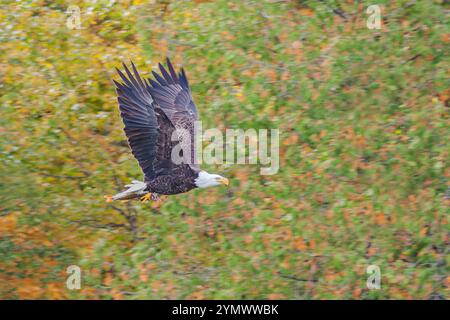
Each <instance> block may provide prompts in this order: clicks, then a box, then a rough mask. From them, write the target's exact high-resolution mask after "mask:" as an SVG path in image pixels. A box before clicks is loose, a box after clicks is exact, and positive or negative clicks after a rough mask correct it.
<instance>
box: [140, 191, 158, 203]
mask: <svg viewBox="0 0 450 320" xmlns="http://www.w3.org/2000/svg"><path fill="white" fill-rule="evenodd" d="M148 200H152V201H158V200H159V194H157V193H151V192H148V193H146V194H145V195H144V196H142V197H141V201H142V202H147V201H148Z"/></svg>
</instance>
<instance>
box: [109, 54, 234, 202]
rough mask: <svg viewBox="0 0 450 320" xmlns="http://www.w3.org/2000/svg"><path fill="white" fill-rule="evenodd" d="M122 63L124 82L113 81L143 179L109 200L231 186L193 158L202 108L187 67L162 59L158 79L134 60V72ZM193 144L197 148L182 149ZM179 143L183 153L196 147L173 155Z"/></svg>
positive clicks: (144, 197) (132, 150) (142, 199)
mask: <svg viewBox="0 0 450 320" xmlns="http://www.w3.org/2000/svg"><path fill="white" fill-rule="evenodd" d="M123 67H124V69H125V73H126V75H125V74H124V73H122V72H121V71H120V70H119V69H117V72H118V73H119V75H120V77H121V78H122V81H123V82H118V81H115V80H113V81H114V83H115V85H116V91H117V100H118V103H119V109H120V115H121V117H122V120H123V123H124V125H125V127H124V131H125V135H126V136H127V139H128V144H129V146H130V148H131V152H132V153H133V155H134V157H135V158H136V159H137V161H138V163H139V166H140V167H141V169H142V171H143V173H144V182H141V181H137V180H133V181H132V183H131V184H129V185H126V186H125V187H127V188H128V189H126V190H125V191H123V192H120V193H118V194H116V195H114V196H112V197H109V200H111V201H112V200H128V199H134V198H140V199H141V201H147V200H149V199H152V200H156V199H158V196H159V195H161V194H162V195H171V194H178V193H184V192H188V191H189V190H192V189H194V188H206V187H211V186H218V185H220V184H225V185H228V179H226V178H224V177H222V176H220V175H217V174H210V173H208V172H206V171H203V170H201V169H200V168H199V166H198V165H197V164H195V163H194V152H195V151H194V147H193V146H194V141H195V136H194V134H195V132H194V122H195V121H197V120H198V113H197V108H196V106H195V104H194V101H193V99H192V94H191V89H190V86H189V83H188V80H187V77H186V73H185V72H184V69H183V68H181V72H179V73H178V74H177V73H176V72H175V70H174V68H173V66H172V63H171V62H170V60H169V59H168V58H167V69H168V70H166V69H165V68H164V67H163V66H162V65H161V63H160V64H159V69H160V71H161V74H158V73H156V72H154V71H152V73H153V76H154V79H151V78H148V79H143V78H141V77H140V75H139V73H138V71H137V69H136V67H135V65H134V64H133V62H131V69H132V72H131V71H130V69H129V68H128V67H127V66H126V65H125V64H123ZM146 80H147V81H146ZM174 132H175V134H174ZM186 133H187V134H186ZM183 135H184V136H183ZM174 136H175V139H174V138H173V137H174ZM186 136H188V137H187V138H186ZM189 143H190V144H191V146H192V148H183V147H186V144H189ZM178 144H180V145H181V153H182V152H183V151H184V150H186V149H187V150H191V152H190V155H185V159H187V160H188V161H182V162H181V163H180V162H179V161H173V160H172V151H173V149H174V148H175V146H177V145H178Z"/></svg>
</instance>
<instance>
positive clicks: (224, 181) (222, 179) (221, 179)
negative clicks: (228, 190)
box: [219, 178, 230, 186]
mask: <svg viewBox="0 0 450 320" xmlns="http://www.w3.org/2000/svg"><path fill="white" fill-rule="evenodd" d="M219 182H220V183H221V184H224V185H226V186H228V185H229V184H230V181H228V179H227V178H220V180H219Z"/></svg>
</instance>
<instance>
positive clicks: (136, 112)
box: [114, 63, 158, 179]
mask: <svg viewBox="0 0 450 320" xmlns="http://www.w3.org/2000/svg"><path fill="white" fill-rule="evenodd" d="M123 66H124V68H125V72H126V74H127V76H125V75H124V74H123V73H122V72H121V71H120V70H119V69H117V72H118V73H119V75H120V77H121V78H122V80H123V82H124V83H119V82H117V81H114V83H115V84H116V87H117V88H116V91H117V96H118V98H117V100H118V102H119V108H120V115H121V117H122V120H123V123H124V125H125V128H124V130H125V134H126V136H127V138H128V143H129V145H130V148H131V151H132V153H133V155H134V157H135V158H136V159H137V160H138V162H139V166H140V167H141V168H142V171H143V172H144V174H145V177H146V179H152V178H154V176H155V170H154V160H155V158H156V154H157V140H158V120H157V117H156V115H155V111H154V108H153V99H152V97H151V95H150V93H149V90H148V89H149V85H148V84H147V83H144V82H143V81H142V79H141V77H140V76H139V73H138V71H137V70H136V67H135V66H134V64H133V63H131V66H132V69H133V74H132V73H131V72H130V70H129V69H128V68H127V66H126V65H125V64H124V65H123Z"/></svg>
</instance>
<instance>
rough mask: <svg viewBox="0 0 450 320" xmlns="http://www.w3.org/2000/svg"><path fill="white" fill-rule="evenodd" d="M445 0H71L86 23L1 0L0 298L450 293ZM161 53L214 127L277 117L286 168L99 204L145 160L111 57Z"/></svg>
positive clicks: (233, 170)
mask: <svg viewBox="0 0 450 320" xmlns="http://www.w3.org/2000/svg"><path fill="white" fill-rule="evenodd" d="M441 2H442V1H403V0H398V1H377V3H378V4H379V5H380V6H381V14H382V28H381V29H380V30H376V29H375V30H369V29H368V28H367V26H366V19H367V14H366V12H365V10H366V8H367V6H368V5H369V4H371V3H368V2H366V1H362V2H361V1H351V0H348V1H339V4H338V1H294V0H286V1H225V0H219V1H117V3H116V2H115V1H84V2H81V1H79V2H78V3H79V4H78V5H79V6H80V10H81V16H80V21H81V29H70V28H68V27H67V25H66V20H67V18H68V15H67V14H66V10H67V7H68V6H69V5H71V4H72V3H68V2H66V1H39V0H38V1H31V0H28V1H20V2H16V1H7V2H6V3H7V4H4V5H3V4H2V6H1V7H0V17H1V19H0V29H1V30H2V32H1V33H0V38H1V41H0V57H1V61H2V63H1V64H0V102H1V117H0V298H3V299H33V298H41V299H75V298H77V299H166V298H171V299H174V298H180V299H185V298H186V299H339V298H343V299H383V298H390V299H392V298H399V299H413V298H416V299H428V298H448V285H449V279H448V262H449V256H448V248H449V240H450V239H449V229H448V206H449V197H450V191H449V190H450V189H449V188H450V185H449V183H448V178H449V175H450V169H449V167H448V159H449V148H448V146H449V130H448V120H449V119H448V107H449V102H448V99H449V90H448V76H449V74H448V70H449V61H448V46H449V30H448V24H447V25H446V24H445V23H444V21H445V20H446V16H445V10H448V4H445V3H443V4H441ZM165 56H170V57H171V59H172V61H173V62H174V63H175V64H176V65H177V66H179V65H183V66H184V67H185V68H186V70H187V74H188V77H189V79H190V81H191V84H192V90H193V95H194V99H195V101H196V104H197V106H198V108H199V112H200V115H201V118H202V120H203V126H204V127H205V128H208V127H210V128H211V127H218V128H219V129H222V130H223V129H225V128H242V129H248V128H256V129H259V128H278V129H280V133H281V137H280V147H281V148H280V171H279V173H278V174H276V175H273V176H261V175H260V174H259V167H258V166H257V165H256V166H255V165H228V166H225V165H223V166H215V167H212V166H206V169H209V170H211V171H214V172H219V173H223V175H225V176H227V177H229V178H230V181H231V187H230V188H229V189H226V188H216V189H208V190H197V191H194V192H191V193H188V194H182V195H178V196H171V197H169V198H167V199H165V200H164V201H162V202H155V203H146V204H142V203H139V202H126V203H115V202H113V203H107V202H105V200H104V198H103V196H104V195H108V194H114V193H115V192H116V191H118V190H119V189H120V188H121V187H122V186H123V185H124V184H126V183H128V182H129V181H130V180H132V179H141V176H142V174H141V172H140V169H139V167H138V165H137V162H136V161H135V160H134V158H133V157H132V155H131V153H130V151H129V148H128V146H127V143H126V141H125V137H124V134H123V132H122V123H121V120H120V117H119V114H118V110H117V103H116V97H115V91H114V86H113V83H112V79H113V78H116V77H117V76H116V74H115V70H114V68H115V67H118V66H120V63H121V62H122V61H124V62H129V61H130V60H131V59H132V60H133V61H134V62H135V64H136V65H137V66H138V67H139V69H140V70H142V71H143V73H144V74H145V75H146V76H147V75H149V71H150V70H151V69H152V68H155V67H156V65H157V63H158V62H159V61H161V60H162V59H164V58H165ZM70 265H78V266H80V268H81V270H82V281H81V289H80V290H68V289H67V288H66V278H67V276H68V275H67V274H66V268H67V267H68V266H70ZM369 265H378V266H379V267H380V269H381V273H382V287H381V289H380V290H368V289H367V287H366V280H367V277H368V275H367V274H366V268H367V266H369Z"/></svg>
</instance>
